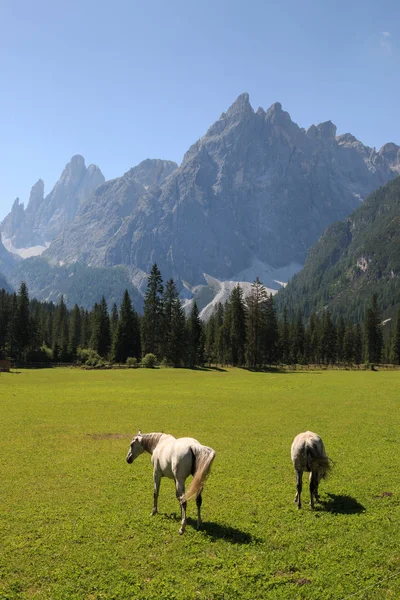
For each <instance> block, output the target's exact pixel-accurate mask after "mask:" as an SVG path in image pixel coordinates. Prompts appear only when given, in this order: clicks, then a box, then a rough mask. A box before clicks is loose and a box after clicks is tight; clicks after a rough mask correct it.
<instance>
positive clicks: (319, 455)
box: [306, 444, 333, 479]
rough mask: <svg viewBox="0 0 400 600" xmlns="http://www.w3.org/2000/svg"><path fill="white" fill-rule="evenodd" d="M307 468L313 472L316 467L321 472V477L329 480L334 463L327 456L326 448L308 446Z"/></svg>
mask: <svg viewBox="0 0 400 600" xmlns="http://www.w3.org/2000/svg"><path fill="white" fill-rule="evenodd" d="M306 454H307V468H308V470H309V471H313V470H314V469H315V467H317V468H318V469H319V470H320V473H321V477H322V478H325V479H326V478H327V477H328V475H329V473H330V471H331V469H332V464H333V461H332V460H331V459H330V458H329V456H327V455H326V454H325V448H324V447H323V446H322V448H318V446H317V445H315V444H310V445H307V449H306Z"/></svg>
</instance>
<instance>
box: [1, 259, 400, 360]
mask: <svg viewBox="0 0 400 600" xmlns="http://www.w3.org/2000/svg"><path fill="white" fill-rule="evenodd" d="M384 330H385V335H383V333H384ZM0 358H3V359H4V358H8V359H11V360H13V361H15V362H17V363H20V364H24V363H26V364H29V363H46V362H48V363H70V362H73V363H75V362H78V363H81V364H83V363H84V364H86V365H89V366H98V367H99V366H104V365H105V364H108V363H116V364H124V363H126V364H128V365H129V366H132V367H133V366H138V365H139V364H142V365H144V366H154V364H156V363H160V364H164V365H169V366H174V367H180V366H186V367H192V368H193V367H196V366H202V365H233V366H240V367H247V368H251V369H261V368H265V367H269V366H271V365H280V364H289V365H293V364H320V365H334V364H339V365H352V364H354V365H359V364H361V363H367V364H371V365H372V364H379V363H381V362H384V363H392V364H397V365H398V364H400V311H397V314H396V318H395V319H394V320H393V321H391V322H390V323H389V324H385V325H383V324H382V322H381V317H380V312H379V307H378V305H377V299H376V296H372V298H371V299H370V303H369V306H368V307H367V309H366V311H365V314H364V316H363V321H362V322H361V323H353V322H350V321H345V320H344V319H343V318H339V319H338V320H337V321H336V322H334V321H333V320H332V317H331V314H330V312H329V311H322V312H321V313H319V314H311V316H310V318H309V319H308V321H307V322H304V320H303V317H302V315H301V313H300V312H298V314H290V315H289V314H288V311H287V310H286V308H283V310H282V313H281V314H280V315H277V313H276V309H275V306H274V299H273V297H272V295H268V293H267V291H266V289H265V288H264V287H263V285H262V283H261V281H260V280H259V279H258V278H257V279H256V280H255V282H254V283H253V285H252V288H251V291H250V293H249V295H248V296H247V297H244V295H243V290H242V289H241V287H240V286H239V285H237V286H236V287H235V288H234V289H233V291H232V293H231V295H230V297H229V299H228V301H227V302H226V304H225V305H222V304H219V305H218V306H217V307H216V309H215V312H214V314H213V315H212V316H211V318H210V319H209V320H208V322H206V323H203V322H202V321H201V320H200V317H199V310H198V307H197V305H196V303H193V305H192V308H191V311H190V313H189V314H188V315H185V312H184V309H183V306H182V302H181V300H180V298H179V295H178V291H177V288H176V285H175V283H174V281H173V280H169V281H167V282H166V283H165V285H164V282H163V280H162V276H161V273H160V271H159V269H158V267H157V265H156V264H155V265H154V266H153V268H152V271H151V274H150V276H149V278H148V285H147V291H146V294H145V298H144V310H143V314H142V315H139V314H138V313H137V312H136V311H135V309H134V307H133V305H132V301H131V298H130V295H129V293H128V291H125V294H124V297H123V300H122V302H121V305H120V307H119V308H118V307H117V306H116V304H113V306H112V307H108V306H107V303H106V301H105V299H104V298H102V299H101V301H100V302H99V303H96V304H95V305H94V306H93V308H92V310H91V311H88V310H85V309H83V308H80V307H79V306H78V305H75V306H74V307H73V308H72V309H71V310H69V309H67V307H66V304H65V302H64V299H63V297H61V299H60V301H59V303H58V304H56V305H55V304H53V303H51V302H50V303H48V302H39V301H37V300H30V299H29V295H28V289H27V286H26V284H25V283H22V284H21V286H20V288H19V291H18V293H14V294H11V293H9V292H7V291H6V290H4V289H3V290H0Z"/></svg>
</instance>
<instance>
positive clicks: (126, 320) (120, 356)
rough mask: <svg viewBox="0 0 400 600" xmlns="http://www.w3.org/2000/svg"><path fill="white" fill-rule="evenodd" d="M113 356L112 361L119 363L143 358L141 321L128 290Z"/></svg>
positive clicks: (122, 306)
mask: <svg viewBox="0 0 400 600" xmlns="http://www.w3.org/2000/svg"><path fill="white" fill-rule="evenodd" d="M111 355H112V360H114V361H115V362H118V363H124V362H125V361H126V359H127V358H129V357H132V358H137V359H140V357H141V339H140V326H139V319H138V315H137V313H136V311H135V309H134V308H133V307H132V301H131V298H130V296H129V293H128V290H125V293H124V296H123V299H122V303H121V308H120V313H119V320H118V325H117V329H116V331H115V335H114V339H113V344H112V351H111Z"/></svg>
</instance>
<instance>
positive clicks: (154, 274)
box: [142, 263, 164, 357]
mask: <svg viewBox="0 0 400 600" xmlns="http://www.w3.org/2000/svg"><path fill="white" fill-rule="evenodd" d="M163 291H164V287H163V281H162V277H161V273H160V271H159V269H158V267H157V264H156V263H155V264H154V265H153V267H152V269H151V272H150V275H149V278H148V282H147V290H146V294H145V297H144V307H143V309H144V310H143V318H142V346H143V353H144V354H148V353H152V354H156V355H157V356H158V357H161V355H162V334H163V332H164V327H163V304H162V296H163Z"/></svg>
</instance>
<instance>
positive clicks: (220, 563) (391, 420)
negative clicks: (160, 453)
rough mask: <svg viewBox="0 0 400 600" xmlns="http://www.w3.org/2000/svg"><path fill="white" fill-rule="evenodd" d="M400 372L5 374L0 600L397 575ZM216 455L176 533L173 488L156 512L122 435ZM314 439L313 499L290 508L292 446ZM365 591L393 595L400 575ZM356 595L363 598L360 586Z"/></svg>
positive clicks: (0, 432)
mask: <svg viewBox="0 0 400 600" xmlns="http://www.w3.org/2000/svg"><path fill="white" fill-rule="evenodd" d="M399 389H400V372H390V371H388V372H350V371H349V372H347V371H324V372H316V371H314V372H310V373H308V372H304V373H303V372H296V373H287V374H270V373H249V372H247V371H242V370H238V369H233V370H228V371H226V372H223V371H222V372H217V371H187V370H172V369H171V370H169V369H160V370H154V371H149V370H144V369H143V370H142V369H137V370H128V371H79V370H73V369H49V370H43V371H22V372H21V373H20V374H1V375H0V482H1V488H0V598H9V599H10V600H11V599H17V598H21V599H22V598H23V599H25V598H40V599H44V598H46V599H51V600H58V599H77V600H78V599H79V600H81V599H88V600H100V599H118V600H119V599H121V600H127V599H131V598H132V599H134V598H135V599H136V598H138V599H140V598H154V599H168V598H171V599H172V598H176V599H182V600H183V599H189V598H200V599H225V598H247V599H249V600H250V599H252V600H255V599H263V598H288V599H289V598H290V599H297V598H307V599H328V598H329V599H331V598H332V599H333V598H334V599H338V600H340V599H341V598H344V597H346V596H347V595H350V594H352V593H354V592H357V591H359V590H362V589H364V588H367V586H370V585H372V584H375V583H377V582H379V581H381V580H384V579H385V578H388V577H390V576H391V575H394V574H395V573H396V572H397V571H400V550H399V548H400V478H399V473H400V444H399V431H400V411H399ZM139 428H140V429H141V430H142V431H144V432H149V431H166V432H169V433H172V434H174V435H175V436H177V437H178V436H183V435H189V436H193V437H196V438H197V439H199V440H200V441H201V442H202V443H204V444H207V445H210V446H212V447H213V448H214V449H215V450H216V452H217V457H216V459H215V461H214V465H213V469H212V473H211V476H210V478H209V480H208V481H207V484H206V488H205V491H204V495H203V520H204V529H203V531H201V532H196V530H195V516H196V506H195V503H194V502H191V503H189V506H188V515H189V517H191V519H190V520H189V523H188V527H187V530H186V533H185V535H184V536H179V534H178V529H179V520H178V504H177V501H176V499H175V493H174V486H173V483H172V482H171V481H169V480H165V479H164V480H163V481H162V484H161V493H160V500H159V510H160V514H159V515H157V516H156V517H150V512H151V508H152V469H151V464H150V457H149V456H148V455H143V456H141V457H139V458H138V459H137V461H136V462H135V463H134V464H133V465H127V463H126V462H125V456H126V453H127V450H128V446H129V442H130V439H131V437H132V434H134V433H136V432H137V430H138V429H139ZM306 429H311V430H313V431H316V432H317V433H319V434H320V435H321V437H322V438H323V440H324V442H325V446H326V449H327V452H328V454H329V455H330V456H331V457H332V458H333V460H334V461H335V469H334V471H333V474H332V476H331V477H330V479H329V480H328V481H326V482H325V481H324V482H322V484H321V488H320V492H321V498H322V501H323V503H322V504H321V505H320V506H319V507H318V509H317V510H315V511H312V510H311V509H310V508H309V506H308V504H307V503H308V490H307V479H306V477H304V489H303V503H304V508H303V509H302V510H301V511H298V510H297V508H296V507H295V505H294V503H293V498H294V495H295V481H294V474H293V469H292V465H291V462H290V445H291V442H292V439H293V437H294V436H295V435H296V434H297V433H299V432H300V431H304V430H306ZM357 597H359V598H363V599H366V598H367V599H368V598H371V599H372V598H374V599H375V598H399V597H400V574H399V577H397V578H396V577H393V578H391V579H387V580H386V581H384V582H382V583H381V584H379V585H378V586H375V587H374V588H368V589H367V590H366V591H365V592H363V593H360V594H359V596H357ZM357 597H356V598H357Z"/></svg>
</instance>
